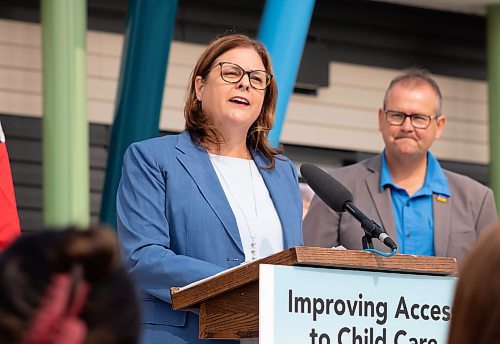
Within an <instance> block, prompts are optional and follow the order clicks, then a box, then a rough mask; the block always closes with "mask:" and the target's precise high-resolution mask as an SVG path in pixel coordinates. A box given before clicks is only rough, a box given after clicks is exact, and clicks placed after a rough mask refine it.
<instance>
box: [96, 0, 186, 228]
mask: <svg viewBox="0 0 500 344" xmlns="http://www.w3.org/2000/svg"><path fill="white" fill-rule="evenodd" d="M177 4H178V2H177V0H147V1H144V0H130V2H129V8H128V19H127V27H126V32H125V42H124V46H123V55H122V64H121V71H120V81H119V85H118V92H117V99H116V108H115V118H114V121H113V127H112V129H111V138H110V144H109V153H108V154H109V155H108V164H107V168H106V177H105V181H104V190H103V194H102V203H101V213H100V221H101V222H102V223H106V224H108V225H111V226H113V227H114V228H116V191H117V189H118V184H119V182H120V177H121V167H122V162H123V154H124V153H125V150H126V149H127V147H128V146H129V145H130V144H131V143H133V142H136V141H141V140H144V139H147V138H151V137H154V136H157V135H158V124H159V121H160V112H161V102H162V96H163V87H164V84H165V76H166V69H167V63H168V54H169V49H170V44H171V42H172V37H173V33H174V27H175V16H176V12H177Z"/></svg>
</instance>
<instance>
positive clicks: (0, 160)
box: [0, 123, 21, 250]
mask: <svg viewBox="0 0 500 344" xmlns="http://www.w3.org/2000/svg"><path fill="white" fill-rule="evenodd" d="M20 232H21V230H20V226H19V217H18V215H17V206H16V197H15V195H14V185H13V184H12V174H11V171H10V164H9V155H8V154H7V147H6V146H5V136H4V134H3V130H2V123H0V250H3V249H4V248H5V247H6V246H7V245H8V244H10V243H11V242H12V241H13V240H14V239H15V238H16V237H17V236H18V235H19V234H20Z"/></svg>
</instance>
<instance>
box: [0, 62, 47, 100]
mask: <svg viewBox="0 0 500 344" xmlns="http://www.w3.org/2000/svg"><path fill="white" fill-rule="evenodd" d="M1 90H6V91H9V92H19V93H35V94H40V93H41V92H42V75H41V74H40V72H37V71H32V70H26V69H14V68H8V67H7V66H0V92H1Z"/></svg>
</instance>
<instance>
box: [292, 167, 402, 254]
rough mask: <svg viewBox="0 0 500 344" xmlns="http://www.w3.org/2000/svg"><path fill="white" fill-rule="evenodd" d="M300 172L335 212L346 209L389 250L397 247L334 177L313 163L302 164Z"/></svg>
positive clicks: (370, 234)
mask: <svg viewBox="0 0 500 344" xmlns="http://www.w3.org/2000/svg"><path fill="white" fill-rule="evenodd" d="M300 174H301V175H302V178H304V180H305V181H306V183H307V184H308V185H309V186H310V187H311V189H313V191H314V192H315V193H316V195H318V197H319V198H321V200H322V201H323V202H325V203H326V205H327V206H329V207H330V208H332V209H333V210H335V211H336V212H339V213H341V212H344V211H347V212H348V213H349V214H351V215H352V216H354V218H355V219H356V220H358V221H359V222H360V223H361V228H363V230H364V231H365V233H366V234H367V235H368V236H370V237H373V238H377V239H379V240H380V241H382V242H383V243H384V244H385V245H386V246H387V247H389V248H390V249H391V250H395V249H397V245H396V243H395V242H394V240H392V239H391V237H390V236H388V235H387V233H386V232H385V231H384V230H383V229H382V227H380V226H379V225H378V224H377V223H376V222H375V221H373V220H371V219H369V218H368V216H366V215H365V214H364V213H363V212H362V211H361V210H359V209H358V208H357V207H356V206H355V205H354V203H353V202H352V193H351V191H349V190H348V189H347V188H346V187H345V186H344V185H342V184H341V183H339V182H338V181H337V180H336V179H335V178H333V177H332V176H330V175H329V174H328V173H326V172H325V171H323V170H322V169H320V168H319V167H317V166H315V165H313V164H307V163H305V164H302V165H301V166H300Z"/></svg>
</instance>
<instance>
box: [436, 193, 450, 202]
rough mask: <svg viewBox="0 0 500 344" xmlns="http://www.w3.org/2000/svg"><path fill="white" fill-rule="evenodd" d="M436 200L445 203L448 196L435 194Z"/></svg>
mask: <svg viewBox="0 0 500 344" xmlns="http://www.w3.org/2000/svg"><path fill="white" fill-rule="evenodd" d="M436 200H437V201H438V202H441V203H446V202H448V198H447V197H446V196H443V195H437V196H436Z"/></svg>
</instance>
